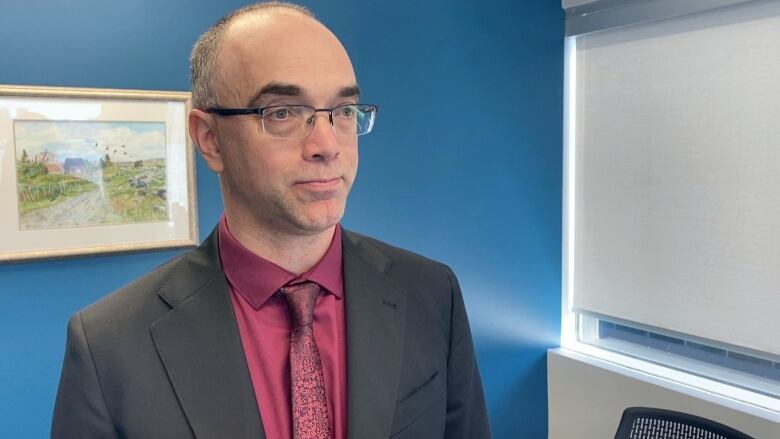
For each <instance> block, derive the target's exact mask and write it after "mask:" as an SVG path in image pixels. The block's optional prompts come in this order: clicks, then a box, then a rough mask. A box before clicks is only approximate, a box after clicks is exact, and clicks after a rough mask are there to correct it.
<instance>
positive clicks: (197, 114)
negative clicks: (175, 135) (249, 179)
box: [189, 109, 225, 174]
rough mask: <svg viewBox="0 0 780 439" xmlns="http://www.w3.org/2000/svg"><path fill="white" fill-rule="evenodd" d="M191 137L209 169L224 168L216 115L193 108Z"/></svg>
mask: <svg viewBox="0 0 780 439" xmlns="http://www.w3.org/2000/svg"><path fill="white" fill-rule="evenodd" d="M189 122H190V127H189V128H190V137H192V141H193V142H195V145H196V146H197V147H198V150H199V151H200V153H201V155H202V156H203V159H204V160H206V164H207V165H208V167H209V169H211V170H212V171H214V172H216V173H218V174H219V173H220V172H222V171H223V170H224V168H225V164H224V162H223V160H222V150H221V149H220V147H219V144H218V141H217V133H216V120H215V119H214V116H212V115H211V114H209V113H206V112H205V111H201V110H198V109H193V110H191V111H190V116H189Z"/></svg>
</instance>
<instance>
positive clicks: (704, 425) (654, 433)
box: [615, 407, 753, 439]
mask: <svg viewBox="0 0 780 439" xmlns="http://www.w3.org/2000/svg"><path fill="white" fill-rule="evenodd" d="M615 439H753V438H751V437H750V436H748V435H746V434H745V433H741V432H739V431H737V430H734V429H733V428H731V427H727V426H725V425H723V424H719V423H717V422H714V421H710V420H709V419H704V418H700V417H698V416H693V415H689V414H687V413H680V412H675V411H671V410H663V409H656V408H648V407H629V408H627V409H626V410H625V411H623V417H622V418H621V419H620V426H619V427H618V431H617V433H615Z"/></svg>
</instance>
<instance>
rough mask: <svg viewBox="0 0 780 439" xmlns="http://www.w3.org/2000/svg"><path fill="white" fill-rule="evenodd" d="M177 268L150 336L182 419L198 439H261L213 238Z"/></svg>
mask: <svg viewBox="0 0 780 439" xmlns="http://www.w3.org/2000/svg"><path fill="white" fill-rule="evenodd" d="M179 265H180V266H179V267H178V269H177V271H176V272H175V273H174V274H173V275H172V276H171V279H170V280H169V281H168V282H167V283H166V289H164V290H162V291H160V293H159V295H160V297H162V298H163V300H165V301H166V302H167V303H168V304H169V305H170V306H171V307H172V309H171V311H170V312H168V313H167V314H166V315H164V316H163V317H162V318H160V319H159V320H158V321H156V322H155V323H154V324H153V325H152V327H151V333H152V338H153V339H154V343H155V346H156V348H157V351H158V353H159V355H160V359H161V360H162V362H163V365H164V367H165V370H166V371H167V373H168V378H169V379H170V382H171V385H172V386H173V389H174V391H175V392H176V396H177V398H178V400H179V403H180V404H181V406H182V409H183V410H184V414H185V415H186V416H187V419H188V421H189V423H190V426H191V427H192V430H193V432H194V433H195V436H196V437H198V438H226V437H229V438H252V439H257V438H261V439H264V438H265V434H264V432H263V426H262V422H261V420H260V414H259V413H260V412H259V410H258V407H257V401H256V399H255V394H254V390H253V387H252V380H251V378H250V375H249V370H248V368H247V365H246V359H245V357H244V350H243V347H242V345H241V338H240V336H239V333H238V325H237V323H236V319H235V314H234V313H233V308H232V304H231V302H230V294H229V289H228V285H227V282H226V281H225V276H224V273H223V272H222V269H221V265H220V262H219V254H218V246H217V239H216V232H214V233H212V236H211V237H210V238H209V239H208V240H207V241H206V243H204V245H203V246H202V247H200V248H198V249H197V250H195V251H194V252H192V253H190V254H189V255H187V256H186V257H185V258H184V259H183V260H182V261H181V262H180V264H179Z"/></svg>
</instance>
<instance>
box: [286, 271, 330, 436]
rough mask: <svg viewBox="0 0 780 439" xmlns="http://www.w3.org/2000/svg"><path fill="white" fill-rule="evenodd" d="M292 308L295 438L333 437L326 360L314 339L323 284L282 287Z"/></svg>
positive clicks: (291, 360) (291, 344)
mask: <svg viewBox="0 0 780 439" xmlns="http://www.w3.org/2000/svg"><path fill="white" fill-rule="evenodd" d="M281 291H282V294H284V297H285V298H286V299H287V305H288V306H287V308H288V309H289V311H290V323H291V326H290V375H291V378H292V388H291V390H292V420H293V438H294V439H330V438H331V437H332V433H331V428H330V421H329V420H328V401H327V399H325V383H324V380H323V378H322V362H321V361H320V354H319V351H317V344H316V343H315V342H314V330H313V328H312V320H313V319H314V305H315V304H316V303H317V297H318V296H319V295H320V286H319V285H317V284H316V283H314V282H303V283H300V284H295V285H288V286H285V287H282V289H281Z"/></svg>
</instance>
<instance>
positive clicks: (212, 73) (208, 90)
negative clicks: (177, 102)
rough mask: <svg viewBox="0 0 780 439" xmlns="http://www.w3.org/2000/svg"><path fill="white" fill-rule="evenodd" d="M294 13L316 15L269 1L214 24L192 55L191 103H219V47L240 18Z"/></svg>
mask: <svg viewBox="0 0 780 439" xmlns="http://www.w3.org/2000/svg"><path fill="white" fill-rule="evenodd" d="M285 11H286V12H294V13H299V14H303V15H305V16H308V17H311V18H314V14H313V13H312V12H311V11H310V10H309V9H307V8H306V7H304V6H300V5H296V4H293V3H287V2H282V1H269V2H260V3H254V4H251V5H246V6H244V7H242V8H239V9H236V10H235V11H233V12H231V13H229V14H227V15H225V16H224V17H222V18H220V19H219V20H217V22H216V23H214V24H213V25H211V27H209V28H208V30H207V31H206V32H204V33H203V35H201V36H200V38H198V41H196V42H195V45H194V46H193V47H192V53H191V54H190V81H191V84H192V106H193V107H194V108H197V109H200V110H205V109H206V108H209V107H214V106H216V105H218V103H217V90H216V85H217V84H216V83H217V77H218V75H219V73H220V70H219V68H218V64H219V57H220V48H221V46H222V41H223V40H224V38H225V33H226V31H227V29H228V28H229V27H230V25H231V24H232V23H233V22H234V21H235V20H236V19H238V18H241V17H243V16H245V15H249V14H254V13H258V12H285Z"/></svg>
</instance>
